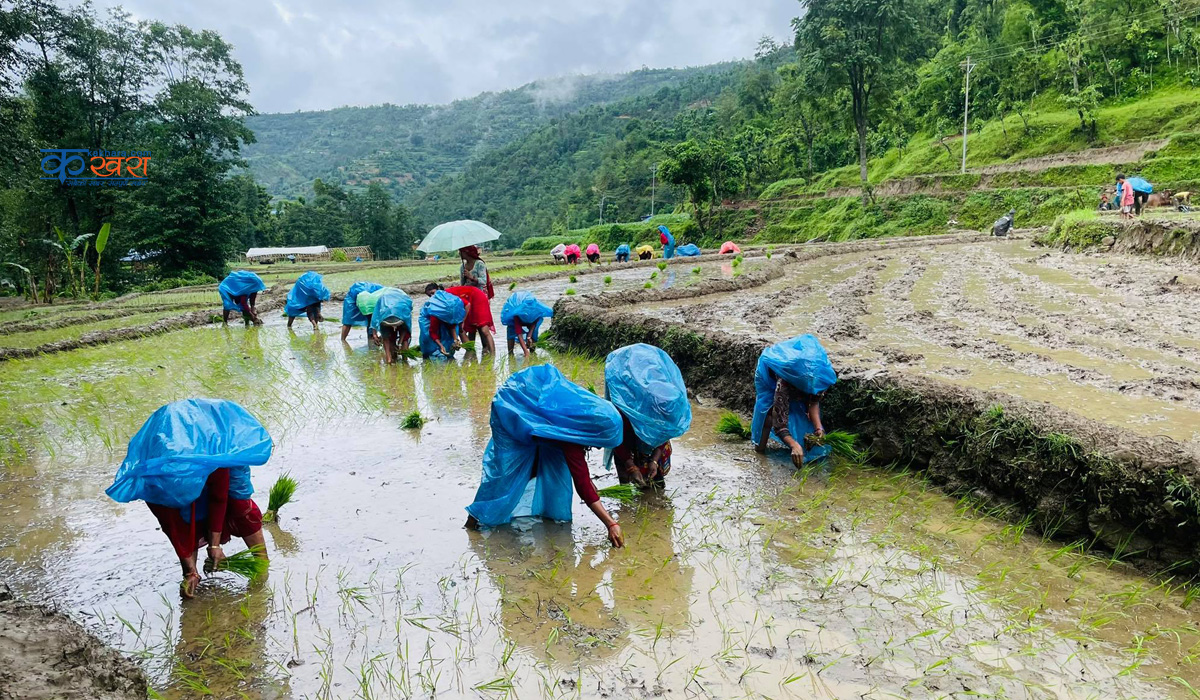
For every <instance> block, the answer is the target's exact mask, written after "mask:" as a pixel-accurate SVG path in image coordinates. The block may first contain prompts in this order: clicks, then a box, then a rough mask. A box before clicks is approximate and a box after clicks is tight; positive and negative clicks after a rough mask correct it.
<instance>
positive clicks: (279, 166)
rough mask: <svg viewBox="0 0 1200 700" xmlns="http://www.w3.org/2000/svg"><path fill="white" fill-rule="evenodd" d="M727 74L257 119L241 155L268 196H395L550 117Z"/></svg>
mask: <svg viewBox="0 0 1200 700" xmlns="http://www.w3.org/2000/svg"><path fill="white" fill-rule="evenodd" d="M736 66H737V64H717V65H712V66H703V67H697V68H685V69H662V70H653V69H642V70H639V71H635V72H632V73H626V74H622V75H591V76H571V77H566V78H558V79H551V80H540V81H537V82H534V83H530V84H528V85H525V86H522V87H520V88H517V89H515V90H508V91H505V92H499V93H490V92H489V93H483V94H481V95H478V96H476V97H473V98H470V99H466V100H459V101H457V102H454V103H452V104H449V105H406V106H396V105H391V104H384V105H379V106H373V107H343V108H340V109H332V110H327V111H319V112H296V113H292V114H260V115H255V116H252V117H249V118H248V119H247V120H246V124H247V126H249V127H250V129H251V130H253V131H254V135H255V137H256V139H257V141H256V143H254V144H251V145H249V146H247V147H246V148H245V150H244V151H243V154H244V156H245V158H246V161H247V162H248V164H249V170H250V173H251V174H252V175H253V176H254V178H255V180H257V181H258V182H259V183H260V184H262V185H264V186H265V187H266V188H267V191H268V192H270V193H271V194H272V195H274V196H277V197H286V198H295V197H297V196H309V195H310V193H311V187H312V183H313V182H314V181H315V180H316V179H318V178H320V179H321V180H323V181H324V182H326V183H333V184H337V185H341V186H345V187H347V188H349V189H352V190H355V189H357V190H362V189H365V188H366V186H367V185H369V184H370V183H372V182H377V183H380V184H381V185H383V186H384V188H385V189H386V190H387V191H388V192H390V193H391V194H392V195H394V196H401V197H402V196H405V195H407V194H409V193H412V192H414V191H416V190H419V189H420V188H422V187H424V186H426V185H428V184H429V183H432V182H436V181H437V180H439V179H441V178H443V177H446V176H447V175H453V174H455V173H458V172H459V171H461V170H462V169H463V167H464V166H465V165H466V164H467V163H468V162H469V161H470V160H471V159H472V158H473V157H475V156H477V155H479V154H482V153H487V152H489V151H493V150H495V149H497V148H500V147H503V146H505V145H507V144H509V143H510V142H512V141H513V140H515V139H517V138H519V137H521V136H524V135H526V134H528V133H530V132H531V131H533V130H535V129H537V128H538V127H540V126H542V125H544V124H546V123H548V122H550V121H552V120H554V119H556V118H559V117H562V116H564V115H568V114H571V113H573V112H576V111H578V110H580V109H582V108H585V107H589V106H592V105H602V104H608V103H612V102H616V101H620V100H623V99H626V98H629V97H636V96H642V95H650V94H653V93H655V92H657V91H659V90H662V89H664V88H670V87H673V86H675V85H678V84H680V83H681V82H684V81H687V80H688V79H691V78H695V77H697V76H707V75H720V74H723V73H727V72H729V71H731V70H734V69H735V68H736Z"/></svg>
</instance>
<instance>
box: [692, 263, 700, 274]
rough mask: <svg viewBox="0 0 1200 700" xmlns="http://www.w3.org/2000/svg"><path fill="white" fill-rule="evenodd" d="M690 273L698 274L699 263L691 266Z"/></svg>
mask: <svg viewBox="0 0 1200 700" xmlns="http://www.w3.org/2000/svg"><path fill="white" fill-rule="evenodd" d="M692 274H693V275H698V274H700V266H699V265H697V266H695V267H693V268H692Z"/></svg>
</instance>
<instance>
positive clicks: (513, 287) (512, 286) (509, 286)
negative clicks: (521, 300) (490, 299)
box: [508, 282, 517, 292]
mask: <svg viewBox="0 0 1200 700" xmlns="http://www.w3.org/2000/svg"><path fill="white" fill-rule="evenodd" d="M516 288H517V283H516V282H513V283H512V284H510V285H508V291H510V292H511V291H512V290H514V289H516Z"/></svg>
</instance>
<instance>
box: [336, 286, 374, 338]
mask: <svg viewBox="0 0 1200 700" xmlns="http://www.w3.org/2000/svg"><path fill="white" fill-rule="evenodd" d="M380 289H383V285H382V284H375V283H374V282H355V283H354V284H352V285H350V290H349V291H347V292H346V297H345V298H344V299H342V342H343V343H344V342H346V337H347V336H349V335H350V329H351V328H352V327H354V326H367V327H368V328H367V335H368V337H369V336H370V335H371V330H370V325H371V318H370V316H368V315H367V314H364V313H363V312H362V311H360V310H359V308H358V296H359V295H360V294H366V293H369V292H375V291H378V290H380Z"/></svg>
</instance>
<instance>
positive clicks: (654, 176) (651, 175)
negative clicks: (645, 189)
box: [650, 163, 658, 218]
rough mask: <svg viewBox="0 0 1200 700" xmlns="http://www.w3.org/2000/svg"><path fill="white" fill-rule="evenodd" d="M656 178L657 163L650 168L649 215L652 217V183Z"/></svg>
mask: <svg viewBox="0 0 1200 700" xmlns="http://www.w3.org/2000/svg"><path fill="white" fill-rule="evenodd" d="M657 179H658V163H655V164H654V167H653V168H650V217H651V218H653V217H654V183H655V181H656V180H657Z"/></svg>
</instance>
